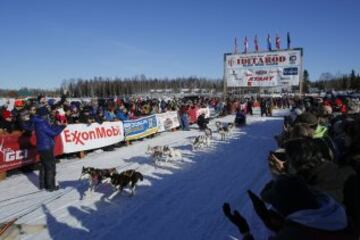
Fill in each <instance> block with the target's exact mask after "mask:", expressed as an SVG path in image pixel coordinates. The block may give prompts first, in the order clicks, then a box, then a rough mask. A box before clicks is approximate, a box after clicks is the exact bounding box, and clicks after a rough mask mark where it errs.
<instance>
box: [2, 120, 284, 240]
mask: <svg viewBox="0 0 360 240" xmlns="http://www.w3.org/2000/svg"><path fill="white" fill-rule="evenodd" d="M233 119H234V116H227V117H225V118H222V119H216V120H214V121H212V122H211V124H210V127H212V129H214V130H215V127H214V122H215V121H224V122H230V121H233ZM281 124H282V118H281V117H271V118H265V117H264V118H261V117H259V116H249V117H248V125H247V126H246V127H243V128H240V129H234V130H233V133H232V134H231V135H230V136H228V138H227V140H226V141H220V140H219V139H220V136H219V134H217V133H216V132H215V133H214V134H213V135H214V136H213V138H214V140H213V141H212V145H211V147H210V148H208V149H204V150H200V151H192V150H191V145H190V144H191V139H192V137H194V136H197V135H199V134H200V132H199V131H198V130H197V127H196V126H192V130H191V131H177V132H169V133H162V134H159V135H158V136H156V137H155V138H152V139H145V140H143V141H137V142H134V144H133V145H130V146H128V147H121V148H118V149H116V150H115V151H112V152H101V151H98V152H93V153H91V154H89V155H88V156H87V157H86V158H85V159H83V160H76V159H72V160H62V161H61V163H59V164H58V165H57V174H58V175H57V179H58V181H59V183H60V186H61V187H62V188H66V189H72V190H71V191H69V190H68V191H66V192H65V191H64V194H63V195H62V196H61V197H59V198H54V200H53V201H51V202H49V201H48V202H46V200H47V199H49V198H51V194H54V193H47V192H40V193H39V192H37V193H34V194H31V193H30V192H33V191H36V189H37V185H38V180H37V178H38V177H37V172H36V174H35V173H28V174H26V175H15V176H12V177H9V178H8V179H6V180H5V181H3V182H1V183H0V203H1V201H2V200H6V199H10V200H9V204H5V202H6V201H5V202H4V203H1V204H0V217H1V218H3V217H5V216H8V215H9V214H11V213H16V212H17V211H19V210H22V209H26V208H31V207H32V206H34V204H38V203H41V202H44V201H45V202H46V204H43V205H39V204H38V205H39V206H40V207H39V208H38V209H37V210H35V211H32V212H31V213H30V214H28V215H26V216H24V217H22V218H21V219H19V220H18V223H22V222H24V223H45V224H47V225H48V231H43V232H42V233H40V234H37V235H31V236H28V237H26V238H24V239H136V240H141V239H147V240H148V239H175V240H176V239H207V240H208V239H230V238H231V236H234V237H239V233H238V232H237V229H236V228H235V227H234V226H232V225H231V224H230V222H228V220H227V219H225V217H224V216H223V213H222V209H221V207H222V204H223V202H225V201H227V202H229V203H230V204H231V206H232V207H234V208H236V209H238V210H239V211H240V212H241V213H242V214H243V215H244V216H245V217H246V218H247V219H248V221H249V224H250V226H251V229H252V230H253V232H254V234H255V236H258V237H259V238H258V239H263V238H264V235H265V234H266V231H265V230H264V227H263V226H262V224H261V223H260V221H259V220H258V218H257V216H256V214H255V213H254V210H253V208H252V206H251V203H250V202H249V200H248V197H247V195H246V191H247V190H248V189H251V190H253V191H254V192H256V193H258V192H259V191H260V189H261V188H262V187H263V186H264V184H265V183H266V181H268V180H269V179H270V175H269V171H268V167H267V161H266V158H267V154H268V151H270V150H273V149H274V148H275V141H274V138H273V136H274V135H275V134H278V133H279V132H280V131H281ZM164 144H169V145H171V146H173V147H175V148H177V149H179V150H181V152H182V153H183V156H184V161H175V162H170V163H163V164H162V165H160V166H158V167H155V166H154V164H153V162H152V160H151V159H150V158H149V156H148V155H146V154H145V152H146V149H147V146H148V145H150V146H155V145H164ZM99 152H100V153H99ZM82 166H94V167H99V168H108V167H117V169H118V171H124V170H126V169H129V168H137V171H140V172H142V173H143V174H144V177H145V179H144V181H143V182H141V183H140V184H139V185H138V187H137V188H136V194H135V196H134V197H129V193H128V192H126V191H125V192H123V193H121V194H118V195H117V196H115V197H114V198H113V199H111V200H109V199H108V197H109V196H110V195H111V193H112V189H111V187H110V186H109V185H101V186H100V187H99V188H98V189H97V191H96V192H94V193H92V194H91V195H90V194H86V190H87V183H86V182H80V181H79V180H78V179H79V175H80V172H81V168H82ZM27 193H29V194H28V195H26V194H27ZM16 196H20V198H19V199H17V198H16ZM14 197H15V198H14ZM12 198H14V199H12Z"/></svg>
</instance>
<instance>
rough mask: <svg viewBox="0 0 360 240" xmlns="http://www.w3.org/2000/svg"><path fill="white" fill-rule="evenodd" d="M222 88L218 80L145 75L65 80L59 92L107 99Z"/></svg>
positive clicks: (74, 95)
mask: <svg viewBox="0 0 360 240" xmlns="http://www.w3.org/2000/svg"><path fill="white" fill-rule="evenodd" d="M222 86H223V83H222V80H220V79H215V80H212V79H207V78H198V77H187V78H185V77H184V78H174V79H168V78H163V79H160V78H146V77H145V75H140V76H135V77H132V78H124V79H121V78H115V79H111V78H102V77H95V78H93V79H76V80H75V79H72V80H65V81H64V82H63V83H62V84H61V88H60V91H66V92H67V94H68V95H69V96H70V97H109V96H130V95H132V94H146V93H149V92H150V91H151V90H156V89H171V90H172V91H173V92H174V93H178V92H180V91H181V89H190V90H192V89H196V88H198V89H207V90H210V89H214V90H217V91H221V89H222Z"/></svg>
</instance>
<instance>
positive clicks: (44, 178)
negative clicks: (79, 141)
mask: <svg viewBox="0 0 360 240" xmlns="http://www.w3.org/2000/svg"><path fill="white" fill-rule="evenodd" d="M48 115H49V110H48V109H47V107H45V106H42V107H40V108H39V109H38V110H37V112H36V114H35V115H33V116H32V118H31V123H32V128H33V130H34V131H35V135H36V148H37V151H38V152H39V154H40V173H39V185H40V186H39V188H40V189H46V190H47V191H50V192H52V191H56V190H58V189H59V186H56V184H55V175H56V159H55V157H54V145H55V141H54V138H55V137H56V136H57V135H59V134H60V133H61V132H62V130H63V129H64V128H65V127H66V123H64V124H61V125H58V124H55V125H50V123H49V117H48Z"/></svg>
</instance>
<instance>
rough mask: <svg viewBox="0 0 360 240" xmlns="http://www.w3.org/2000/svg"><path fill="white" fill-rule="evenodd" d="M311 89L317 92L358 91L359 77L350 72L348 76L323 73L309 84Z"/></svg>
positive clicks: (359, 88)
mask: <svg viewBox="0 0 360 240" xmlns="http://www.w3.org/2000/svg"><path fill="white" fill-rule="evenodd" d="M310 85H311V87H312V88H317V89H319V90H329V89H334V90H357V91H359V90H360V76H359V73H357V74H356V73H355V70H352V71H351V73H350V74H337V75H336V76H334V75H332V74H331V73H323V74H321V76H320V78H319V80H318V81H316V82H310Z"/></svg>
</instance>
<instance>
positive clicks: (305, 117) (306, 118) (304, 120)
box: [295, 112, 318, 125]
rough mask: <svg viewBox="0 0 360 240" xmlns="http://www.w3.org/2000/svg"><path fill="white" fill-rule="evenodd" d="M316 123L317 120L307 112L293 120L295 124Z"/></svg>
mask: <svg viewBox="0 0 360 240" xmlns="http://www.w3.org/2000/svg"><path fill="white" fill-rule="evenodd" d="M317 123H318V119H317V118H316V117H315V115H314V114H312V113H309V112H304V113H302V114H301V115H299V116H298V117H297V118H296V119H295V124H306V125H316V124H317Z"/></svg>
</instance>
